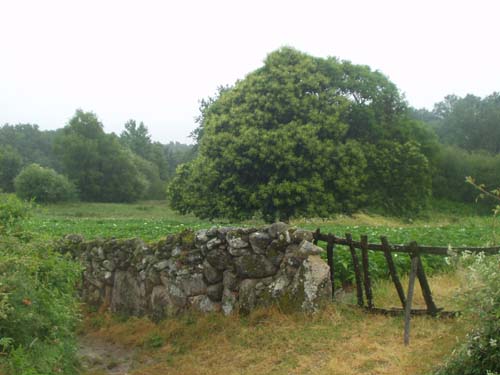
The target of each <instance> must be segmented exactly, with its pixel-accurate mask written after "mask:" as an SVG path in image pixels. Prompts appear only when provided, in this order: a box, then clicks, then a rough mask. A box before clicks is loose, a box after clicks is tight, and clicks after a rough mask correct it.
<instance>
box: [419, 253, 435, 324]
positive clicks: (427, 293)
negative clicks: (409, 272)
mask: <svg viewBox="0 0 500 375" xmlns="http://www.w3.org/2000/svg"><path fill="white" fill-rule="evenodd" d="M417 260H418V269H417V277H418V281H419V283H420V286H421V288H422V295H423V296H424V300H425V304H426V305H427V312H428V313H429V314H430V315H432V316H435V315H436V314H437V313H438V311H439V309H438V308H437V306H436V304H435V303H434V300H433V299H432V292H431V287H430V286H429V282H428V281H427V276H425V270H424V265H423V264H422V259H420V255H418V256H417Z"/></svg>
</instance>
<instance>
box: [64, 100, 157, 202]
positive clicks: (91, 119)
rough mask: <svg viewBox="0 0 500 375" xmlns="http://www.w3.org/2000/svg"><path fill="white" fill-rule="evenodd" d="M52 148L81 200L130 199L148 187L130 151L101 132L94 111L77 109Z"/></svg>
mask: <svg viewBox="0 0 500 375" xmlns="http://www.w3.org/2000/svg"><path fill="white" fill-rule="evenodd" d="M55 152H56V154H57V155H59V157H60V159H61V162H62V164H63V166H64V171H65V174H66V175H67V176H68V177H69V178H70V180H72V181H73V182H74V183H75V184H76V186H77V187H78V190H79V192H80V197H81V199H82V200H85V201H104V202H130V201H134V200H137V199H140V198H142V197H143V195H144V192H145V191H146V189H147V180H146V178H145V176H144V175H143V174H142V173H141V171H140V170H139V169H138V168H137V166H136V164H134V160H133V158H132V157H131V154H130V152H129V151H128V150H127V149H126V148H124V147H123V146H122V145H121V144H120V142H119V140H118V137H117V136H115V135H114V134H106V133H105V132H104V130H103V125H102V123H101V122H100V121H99V120H98V119H97V116H96V115H95V114H94V113H91V112H83V111H82V110H77V111H76V114H75V116H74V117H73V118H72V119H71V120H70V121H69V123H68V125H67V126H66V127H64V129H63V130H62V132H61V134H60V136H59V137H58V138H57V139H56V143H55Z"/></svg>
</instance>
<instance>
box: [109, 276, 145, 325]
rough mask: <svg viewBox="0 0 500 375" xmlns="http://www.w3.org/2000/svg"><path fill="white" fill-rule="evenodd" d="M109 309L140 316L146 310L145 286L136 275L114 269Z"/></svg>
mask: <svg viewBox="0 0 500 375" xmlns="http://www.w3.org/2000/svg"><path fill="white" fill-rule="evenodd" d="M111 311H112V312H120V313H123V314H127V315H134V316H141V315H144V313H145V312H146V288H145V285H144V283H142V282H140V281H139V280H138V279H137V275H134V274H132V273H130V272H125V271H116V272H115V280H114V285H113V293H112V297H111Z"/></svg>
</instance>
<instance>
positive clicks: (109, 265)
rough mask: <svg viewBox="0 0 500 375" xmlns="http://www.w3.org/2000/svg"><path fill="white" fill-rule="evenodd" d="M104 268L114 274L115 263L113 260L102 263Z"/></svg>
mask: <svg viewBox="0 0 500 375" xmlns="http://www.w3.org/2000/svg"><path fill="white" fill-rule="evenodd" d="M102 266H103V267H104V268H105V269H106V270H108V271H111V272H113V271H114V270H115V263H114V262H113V261H112V260H108V259H106V260H105V261H104V262H102Z"/></svg>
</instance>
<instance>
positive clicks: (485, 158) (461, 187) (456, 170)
mask: <svg viewBox="0 0 500 375" xmlns="http://www.w3.org/2000/svg"><path fill="white" fill-rule="evenodd" d="M498 170H500V155H491V154H488V153H486V152H483V151H476V152H469V151H465V150H463V149H460V148H458V147H454V146H443V147H442V148H441V150H440V153H439V156H438V157H437V165H436V172H435V175H434V177H433V182H432V185H433V186H432V190H433V195H434V196H435V197H437V198H445V199H450V200H453V201H457V202H466V203H472V202H474V201H475V200H476V197H477V196H478V194H479V193H478V191H477V190H476V189H474V187H472V186H471V185H469V184H464V181H465V177H466V176H474V178H475V179H476V180H478V181H481V183H483V184H484V185H486V186H487V187H496V186H500V175H499V174H498ZM488 203H491V202H483V203H481V206H482V208H483V209H484V211H487V210H486V208H487V207H489V206H488Z"/></svg>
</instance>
